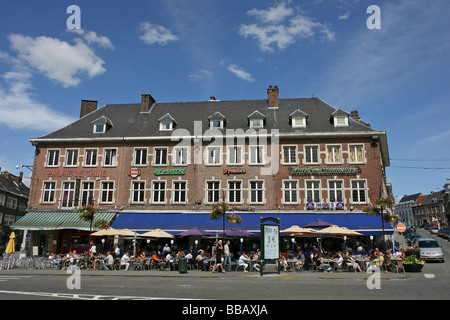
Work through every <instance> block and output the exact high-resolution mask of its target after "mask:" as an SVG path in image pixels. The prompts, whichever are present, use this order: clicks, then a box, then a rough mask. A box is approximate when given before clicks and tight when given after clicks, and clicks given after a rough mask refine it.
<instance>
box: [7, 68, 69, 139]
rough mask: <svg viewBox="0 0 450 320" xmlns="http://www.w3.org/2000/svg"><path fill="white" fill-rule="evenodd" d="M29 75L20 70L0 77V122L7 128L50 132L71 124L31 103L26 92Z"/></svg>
mask: <svg viewBox="0 0 450 320" xmlns="http://www.w3.org/2000/svg"><path fill="white" fill-rule="evenodd" d="M31 77H32V76H31V72H30V71H29V70H27V68H24V67H21V68H18V69H17V70H14V71H10V72H6V73H5V74H3V75H2V78H3V80H4V83H5V85H4V86H0V123H3V124H5V125H7V126H8V127H10V128H11V129H35V130H42V131H47V132H48V131H53V130H56V129H59V128H61V127H63V126H66V125H67V124H69V123H71V122H73V121H74V120H76V119H74V118H71V117H69V116H67V115H64V114H63V113H61V112H57V111H54V110H52V109H51V108H50V107H48V106H47V105H45V104H43V103H40V102H38V101H35V100H34V99H33V98H32V94H31V93H30V91H31V89H32V86H31V84H30V80H31Z"/></svg>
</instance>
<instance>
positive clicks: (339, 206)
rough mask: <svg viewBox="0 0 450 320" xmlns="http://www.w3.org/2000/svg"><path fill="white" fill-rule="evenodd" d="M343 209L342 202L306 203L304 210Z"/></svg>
mask: <svg viewBox="0 0 450 320" xmlns="http://www.w3.org/2000/svg"><path fill="white" fill-rule="evenodd" d="M344 207H345V205H344V203H343V202H323V203H322V202H307V203H306V209H308V210H314V209H324V210H343V209H344Z"/></svg>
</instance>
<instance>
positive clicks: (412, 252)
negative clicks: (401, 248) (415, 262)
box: [405, 248, 420, 259]
mask: <svg viewBox="0 0 450 320" xmlns="http://www.w3.org/2000/svg"><path fill="white" fill-rule="evenodd" d="M405 254H406V256H407V257H409V256H414V257H416V258H417V259H420V249H419V248H407V249H406V251H405Z"/></svg>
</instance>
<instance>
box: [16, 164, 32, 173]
mask: <svg viewBox="0 0 450 320" xmlns="http://www.w3.org/2000/svg"><path fill="white" fill-rule="evenodd" d="M23 167H25V168H27V169H28V170H30V171H31V172H33V166H30V165H26V164H18V165H17V166H16V169H19V168H23Z"/></svg>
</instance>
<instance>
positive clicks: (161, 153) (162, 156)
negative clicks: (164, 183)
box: [153, 147, 169, 166]
mask: <svg viewBox="0 0 450 320" xmlns="http://www.w3.org/2000/svg"><path fill="white" fill-rule="evenodd" d="M164 151H165V153H164ZM158 153H159V155H158ZM168 155H169V150H168V148H167V147H154V148H153V165H154V166H167V164H168V163H169V157H168ZM158 157H159V160H160V161H159V162H163V161H162V160H164V163H158V162H157V159H158Z"/></svg>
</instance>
